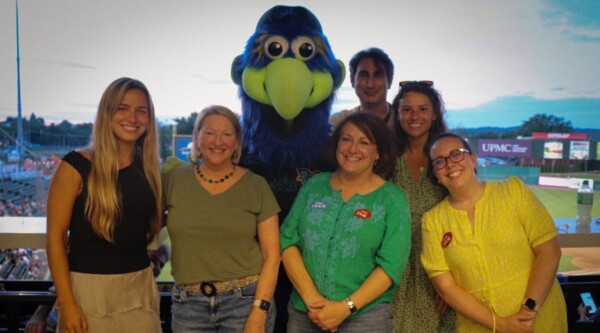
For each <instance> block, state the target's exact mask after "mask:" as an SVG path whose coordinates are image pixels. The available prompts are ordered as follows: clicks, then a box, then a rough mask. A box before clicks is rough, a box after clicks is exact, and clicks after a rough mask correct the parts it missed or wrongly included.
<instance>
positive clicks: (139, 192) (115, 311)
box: [47, 78, 161, 332]
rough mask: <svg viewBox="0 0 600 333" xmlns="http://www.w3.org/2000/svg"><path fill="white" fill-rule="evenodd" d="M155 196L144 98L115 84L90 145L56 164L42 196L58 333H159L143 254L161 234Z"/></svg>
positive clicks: (155, 163) (148, 107)
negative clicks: (110, 332) (46, 203)
mask: <svg viewBox="0 0 600 333" xmlns="http://www.w3.org/2000/svg"><path fill="white" fill-rule="evenodd" d="M160 189H161V180H160V173H159V157H158V129H157V123H156V118H155V114H154V106H153V104H152V99H151V97H150V93H149V92H148V89H147V88H146V86H145V85H144V84H143V83H142V82H140V81H138V80H135V79H131V78H119V79H117V80H115V81H113V82H112V83H111V84H110V85H109V86H108V87H107V88H106V90H105V91H104V94H103V95H102V98H101V100H100V104H99V106H98V112H97V115H96V121H95V123H94V130H93V135H92V142H91V143H90V145H89V146H88V147H86V148H83V149H81V150H74V151H72V152H70V153H68V154H67V155H65V157H63V162H62V163H61V164H60V165H59V167H58V169H57V171H56V173H55V174H54V177H53V180H52V184H51V186H50V190H49V194H48V227H47V228H48V230H47V240H48V244H47V251H48V259H49V264H50V270H51V272H52V278H53V280H54V283H55V285H56V293H57V300H58V306H59V313H60V320H59V331H60V332H63V331H64V332H108V331H114V330H115V329H116V330H119V331H124V332H131V331H143V332H160V331H161V327H160V317H159V301H160V298H159V295H158V290H157V288H156V285H155V282H154V277H153V274H152V267H151V265H150V262H149V259H148V255H147V252H146V250H147V247H148V245H149V244H150V243H152V242H153V240H154V239H155V238H156V236H157V234H158V231H159V229H160V226H161V221H160V217H161V214H160V209H161V204H160V202H161V197H160V195H161V191H160ZM67 247H68V251H67Z"/></svg>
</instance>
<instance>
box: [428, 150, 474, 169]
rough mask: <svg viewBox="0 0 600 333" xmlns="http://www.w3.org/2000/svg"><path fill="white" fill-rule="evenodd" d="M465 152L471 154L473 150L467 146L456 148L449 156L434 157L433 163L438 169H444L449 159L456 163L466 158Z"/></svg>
mask: <svg viewBox="0 0 600 333" xmlns="http://www.w3.org/2000/svg"><path fill="white" fill-rule="evenodd" d="M465 154H471V152H470V151H468V150H467V149H465V148H460V149H454V150H453V151H451V152H450V154H449V155H448V157H444V156H439V157H436V158H434V159H433V160H432V161H431V165H433V167H434V168H435V169H436V170H440V169H443V168H445V167H446V164H447V163H448V160H450V161H452V162H454V163H458V162H461V161H462V160H464V159H465Z"/></svg>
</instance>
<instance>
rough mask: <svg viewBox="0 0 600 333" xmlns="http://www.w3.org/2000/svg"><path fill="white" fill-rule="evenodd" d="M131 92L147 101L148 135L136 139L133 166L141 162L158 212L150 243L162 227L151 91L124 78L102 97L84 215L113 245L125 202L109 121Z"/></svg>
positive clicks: (137, 82) (95, 130)
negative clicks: (121, 191)
mask: <svg viewBox="0 0 600 333" xmlns="http://www.w3.org/2000/svg"><path fill="white" fill-rule="evenodd" d="M131 89H139V90H141V91H142V92H144V94H145V95H146V97H147V98H148V115H149V122H148V126H147V129H146V133H145V134H144V135H142V136H141V137H140V138H139V139H138V140H137V142H136V148H135V151H134V155H135V156H134V163H136V162H135V160H137V161H140V162H141V164H142V167H143V169H144V174H145V176H146V179H147V181H148V183H149V184H150V188H151V189H152V192H153V194H154V198H155V201H156V212H154V214H153V216H152V221H151V224H150V231H149V233H148V235H147V239H148V243H150V242H151V241H152V240H153V239H154V238H155V237H156V235H157V234H158V232H159V231H160V228H161V216H162V214H161V211H160V210H161V181H160V171H159V170H160V166H159V153H158V152H159V148H158V147H159V144H158V127H157V122H156V118H155V114H154V104H153V103H152V98H151V97H150V92H149V91H148V89H147V88H146V86H145V85H144V84H143V83H142V82H140V81H138V80H135V79H131V78H127V77H122V78H119V79H117V80H115V81H113V82H112V83H111V84H110V85H109V86H108V87H107V88H106V90H105V91H104V93H103V94H102V98H101V99H100V104H99V105H98V112H97V114H96V121H95V122H94V128H93V132H92V141H91V143H90V145H89V147H88V149H89V150H90V151H91V154H92V168H91V171H90V175H89V179H88V183H87V187H88V196H87V200H86V203H85V216H86V218H87V219H88V220H89V221H90V222H91V224H92V228H93V229H94V232H95V233H96V234H98V235H99V236H100V237H102V238H104V239H105V240H107V241H109V242H111V243H114V231H115V226H116V224H117V223H118V221H119V219H120V216H121V209H122V207H121V205H122V201H121V193H120V192H119V189H118V187H117V175H118V173H119V157H118V151H119V145H118V142H117V139H116V136H115V135H114V133H113V131H112V128H111V125H110V120H111V119H112V117H113V115H114V114H115V112H116V110H117V106H118V105H119V104H120V103H121V100H122V99H123V96H124V95H125V93H126V92H127V91H128V90H131Z"/></svg>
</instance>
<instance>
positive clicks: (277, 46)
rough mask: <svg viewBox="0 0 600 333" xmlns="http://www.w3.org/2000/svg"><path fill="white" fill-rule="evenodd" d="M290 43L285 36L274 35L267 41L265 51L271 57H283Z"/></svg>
mask: <svg viewBox="0 0 600 333" xmlns="http://www.w3.org/2000/svg"><path fill="white" fill-rule="evenodd" d="M289 48H290V44H289V43H288V41H287V39H285V37H283V36H279V35H273V36H271V37H269V38H267V40H266V41H265V53H266V54H267V56H268V57H269V58H271V59H281V58H283V56H284V55H285V54H286V53H287V51H288V49H289Z"/></svg>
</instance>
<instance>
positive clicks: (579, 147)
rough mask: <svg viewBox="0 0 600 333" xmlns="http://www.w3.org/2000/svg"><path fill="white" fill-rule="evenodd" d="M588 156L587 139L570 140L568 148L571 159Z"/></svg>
mask: <svg viewBox="0 0 600 333" xmlns="http://www.w3.org/2000/svg"><path fill="white" fill-rule="evenodd" d="M589 158H590V142H589V141H571V149H569V159H571V160H587V159H589Z"/></svg>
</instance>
